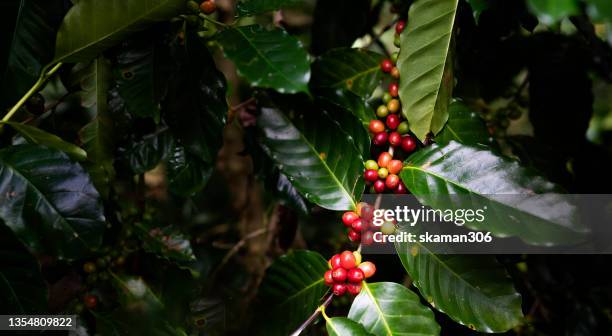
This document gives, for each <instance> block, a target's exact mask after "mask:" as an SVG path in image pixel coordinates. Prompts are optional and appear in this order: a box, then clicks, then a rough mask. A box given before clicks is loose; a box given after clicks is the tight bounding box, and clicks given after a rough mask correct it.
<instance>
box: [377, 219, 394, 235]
mask: <svg viewBox="0 0 612 336" xmlns="http://www.w3.org/2000/svg"><path fill="white" fill-rule="evenodd" d="M380 232H382V234H384V235H390V234H394V233H395V225H394V224H393V223H391V222H384V223H383V225H381V226H380Z"/></svg>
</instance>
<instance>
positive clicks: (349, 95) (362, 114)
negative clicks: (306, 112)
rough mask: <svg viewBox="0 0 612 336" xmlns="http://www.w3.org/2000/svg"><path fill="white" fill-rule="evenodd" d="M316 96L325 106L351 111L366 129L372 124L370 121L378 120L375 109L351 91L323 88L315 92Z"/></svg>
mask: <svg viewBox="0 0 612 336" xmlns="http://www.w3.org/2000/svg"><path fill="white" fill-rule="evenodd" d="M314 94H315V95H316V97H317V98H318V99H319V100H320V101H321V102H323V104H332V105H334V106H337V107H340V108H343V109H345V110H347V111H350V112H351V113H352V114H353V115H354V116H355V117H357V119H359V120H360V121H361V123H362V124H363V126H364V128H366V129H367V128H368V125H369V124H370V120H372V119H376V114H374V109H372V108H371V107H370V106H369V105H368V104H367V102H366V100H365V99H364V98H362V97H359V96H358V95H356V94H354V93H353V92H351V91H347V90H342V89H333V88H323V89H316V90H314Z"/></svg>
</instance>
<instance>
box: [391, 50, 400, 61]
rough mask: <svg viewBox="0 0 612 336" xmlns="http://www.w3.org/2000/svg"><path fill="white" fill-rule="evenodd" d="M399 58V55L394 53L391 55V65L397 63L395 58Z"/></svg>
mask: <svg viewBox="0 0 612 336" xmlns="http://www.w3.org/2000/svg"><path fill="white" fill-rule="evenodd" d="M398 57H399V53H398V52H397V51H396V52H394V53H393V54H391V62H393V63H397V58H398Z"/></svg>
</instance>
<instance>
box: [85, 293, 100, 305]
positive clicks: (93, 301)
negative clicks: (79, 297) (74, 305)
mask: <svg viewBox="0 0 612 336" xmlns="http://www.w3.org/2000/svg"><path fill="white" fill-rule="evenodd" d="M83 303H84V304H85V307H87V308H89V309H94V308H96V306H97V305H98V298H97V297H96V296H95V295H92V294H87V295H85V297H83Z"/></svg>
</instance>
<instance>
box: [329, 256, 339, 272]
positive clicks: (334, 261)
mask: <svg viewBox="0 0 612 336" xmlns="http://www.w3.org/2000/svg"><path fill="white" fill-rule="evenodd" d="M329 267H331V269H332V270H335V269H337V268H341V267H342V263H341V262H340V255H339V254H335V255H334V256H333V257H331V259H329Z"/></svg>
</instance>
